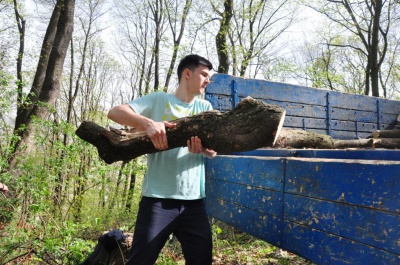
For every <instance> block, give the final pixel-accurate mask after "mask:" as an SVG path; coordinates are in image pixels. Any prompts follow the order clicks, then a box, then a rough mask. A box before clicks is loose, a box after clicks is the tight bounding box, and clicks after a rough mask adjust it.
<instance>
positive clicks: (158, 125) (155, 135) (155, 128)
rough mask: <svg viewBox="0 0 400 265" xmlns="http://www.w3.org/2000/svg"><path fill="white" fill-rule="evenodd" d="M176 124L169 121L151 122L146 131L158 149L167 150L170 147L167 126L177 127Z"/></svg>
mask: <svg viewBox="0 0 400 265" xmlns="http://www.w3.org/2000/svg"><path fill="white" fill-rule="evenodd" d="M175 126H176V124H174V123H170V122H167V121H164V122H151V123H149V124H148V126H147V127H146V132H147V135H148V136H149V138H150V139H151V141H152V142H153V145H154V147H155V148H156V149H158V150H165V149H167V148H168V140H167V133H166V129H165V128H172V127H175Z"/></svg>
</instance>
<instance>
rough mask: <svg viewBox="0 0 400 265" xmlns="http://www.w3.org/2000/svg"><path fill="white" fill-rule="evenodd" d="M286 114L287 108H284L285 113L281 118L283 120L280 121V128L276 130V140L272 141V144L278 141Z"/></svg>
mask: <svg viewBox="0 0 400 265" xmlns="http://www.w3.org/2000/svg"><path fill="white" fill-rule="evenodd" d="M285 116H286V110H284V111H283V113H282V118H281V120H280V121H279V125H278V128H277V130H276V133H275V139H274V141H273V142H272V146H274V145H275V143H276V141H277V140H278V138H279V134H280V133H281V130H282V127H283V122H284V121H285Z"/></svg>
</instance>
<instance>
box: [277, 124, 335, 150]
mask: <svg viewBox="0 0 400 265" xmlns="http://www.w3.org/2000/svg"><path fill="white" fill-rule="evenodd" d="M275 147H281V148H315V149H332V148H334V140H333V138H332V137H331V136H329V135H325V134H318V133H314V132H308V131H304V130H299V129H289V128H282V130H281V132H280V134H279V136H278V139H277V141H276V144H275Z"/></svg>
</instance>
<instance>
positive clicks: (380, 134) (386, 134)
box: [370, 129, 400, 138]
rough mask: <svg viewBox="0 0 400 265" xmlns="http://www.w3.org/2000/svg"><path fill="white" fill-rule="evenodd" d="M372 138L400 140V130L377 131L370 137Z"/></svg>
mask: <svg viewBox="0 0 400 265" xmlns="http://www.w3.org/2000/svg"><path fill="white" fill-rule="evenodd" d="M370 137H371V138H400V129H394V130H376V131H374V132H373V133H371V135H370Z"/></svg>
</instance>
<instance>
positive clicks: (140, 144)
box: [76, 97, 286, 164]
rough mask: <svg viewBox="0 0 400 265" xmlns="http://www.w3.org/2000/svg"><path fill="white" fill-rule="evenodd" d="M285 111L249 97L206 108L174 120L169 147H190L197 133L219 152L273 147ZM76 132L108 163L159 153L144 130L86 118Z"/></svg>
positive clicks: (168, 134) (205, 142)
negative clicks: (226, 105)
mask: <svg viewBox="0 0 400 265" xmlns="http://www.w3.org/2000/svg"><path fill="white" fill-rule="evenodd" d="M285 113H286V111H285V110H284V109H282V108H280V107H278V106H275V105H269V104H266V103H264V102H262V101H259V100H256V99H253V98H251V97H247V98H245V99H243V100H242V101H241V102H240V103H239V104H238V105H237V106H236V107H235V108H234V109H233V110H231V111H227V112H224V113H221V112H219V111H217V110H213V111H206V112H203V113H200V114H196V115H193V116H190V117H185V118H182V119H177V120H173V121H171V122H173V123H176V124H177V125H176V126H175V127H173V128H167V139H168V146H169V148H168V149H172V148H176V147H182V146H187V140H189V139H190V137H192V136H198V137H199V138H200V139H201V141H202V143H203V145H204V147H207V148H211V149H213V150H215V151H216V152H218V153H219V154H229V153H232V152H244V151H250V150H254V149H258V148H261V147H270V146H273V145H274V143H275V141H276V139H277V136H278V135H279V132H280V129H281V128H282V125H283V121H284V118H285ZM76 135H78V136H79V137H80V138H81V139H83V140H85V141H87V142H89V143H91V144H92V145H94V146H95V147H97V150H98V153H99V156H100V158H101V159H103V160H104V161H105V162H106V163H108V164H111V163H113V162H116V161H129V160H131V159H134V158H136V157H138V156H141V155H143V154H150V153H155V152H159V150H157V149H156V148H154V145H153V143H152V142H151V140H150V138H149V137H148V136H147V134H146V132H144V131H135V130H134V131H131V132H129V133H127V132H124V131H118V130H115V129H112V130H107V129H105V128H103V127H101V126H99V125H97V124H96V123H94V122H90V121H86V122H83V123H82V124H81V125H80V126H79V128H78V129H77V130H76Z"/></svg>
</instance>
